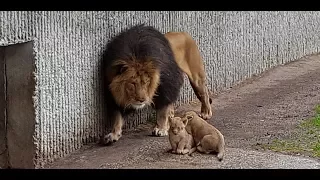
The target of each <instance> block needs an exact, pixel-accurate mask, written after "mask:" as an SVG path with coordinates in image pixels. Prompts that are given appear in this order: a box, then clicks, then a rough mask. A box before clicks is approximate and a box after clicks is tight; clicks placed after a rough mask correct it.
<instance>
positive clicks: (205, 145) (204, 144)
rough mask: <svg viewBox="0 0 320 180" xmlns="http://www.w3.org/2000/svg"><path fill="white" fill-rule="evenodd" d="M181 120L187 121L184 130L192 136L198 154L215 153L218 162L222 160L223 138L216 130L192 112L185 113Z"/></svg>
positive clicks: (223, 151) (223, 150)
mask: <svg viewBox="0 0 320 180" xmlns="http://www.w3.org/2000/svg"><path fill="white" fill-rule="evenodd" d="M181 119H182V121H186V120H188V124H187V126H186V130H187V132H188V133H190V134H191V135H192V137H193V139H194V141H195V143H196V145H197V150H198V151H199V152H202V153H206V154H209V153H212V152H216V153H218V154H217V158H218V160H219V161H221V160H222V159H223V158H224V154H225V142H224V137H223V135H222V134H221V132H220V131H219V130H218V129H217V128H215V127H214V126H212V125H211V124H209V123H208V122H206V121H205V120H203V119H202V118H201V117H199V116H198V114H197V113H195V112H194V111H188V112H186V113H185V114H184V116H183V117H182V118H181Z"/></svg>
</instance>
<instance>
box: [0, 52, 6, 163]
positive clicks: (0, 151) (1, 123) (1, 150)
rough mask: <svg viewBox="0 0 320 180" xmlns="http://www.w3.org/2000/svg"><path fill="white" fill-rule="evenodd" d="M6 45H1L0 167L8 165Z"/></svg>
mask: <svg viewBox="0 0 320 180" xmlns="http://www.w3.org/2000/svg"><path fill="white" fill-rule="evenodd" d="M4 52H5V51H4V47H0V168H6V167H7V161H8V159H7V154H8V153H7V147H6V146H7V140H6V138H7V135H6V117H5V110H6V99H5V63H4V62H5V61H4Z"/></svg>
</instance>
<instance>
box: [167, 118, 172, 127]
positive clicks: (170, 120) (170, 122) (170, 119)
mask: <svg viewBox="0 0 320 180" xmlns="http://www.w3.org/2000/svg"><path fill="white" fill-rule="evenodd" d="M168 122H169V126H171V124H172V117H171V116H169V117H168Z"/></svg>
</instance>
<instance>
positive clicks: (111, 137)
mask: <svg viewBox="0 0 320 180" xmlns="http://www.w3.org/2000/svg"><path fill="white" fill-rule="evenodd" d="M121 136H122V135H121V133H119V134H115V133H109V134H107V135H105V136H104V138H103V144H105V145H109V144H112V143H114V142H117V141H118V140H119V139H120V137H121Z"/></svg>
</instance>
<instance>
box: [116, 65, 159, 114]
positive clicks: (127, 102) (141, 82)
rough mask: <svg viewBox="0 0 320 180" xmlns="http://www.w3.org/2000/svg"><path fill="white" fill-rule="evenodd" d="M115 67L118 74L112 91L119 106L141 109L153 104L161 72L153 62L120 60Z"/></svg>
mask: <svg viewBox="0 0 320 180" xmlns="http://www.w3.org/2000/svg"><path fill="white" fill-rule="evenodd" d="M114 67H115V68H118V72H117V75H116V76H115V77H114V78H113V79H112V81H111V83H110V90H111V93H112V95H113V96H114V99H115V101H116V103H117V104H118V105H120V106H122V107H124V108H134V109H141V108H143V107H145V106H146V105H150V104H151V103H153V102H152V99H153V96H154V95H155V93H156V90H157V87H158V85H159V82H160V72H159V70H158V69H157V68H156V66H154V64H153V63H152V61H150V60H149V61H148V60H146V61H123V60H118V61H116V63H114Z"/></svg>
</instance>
